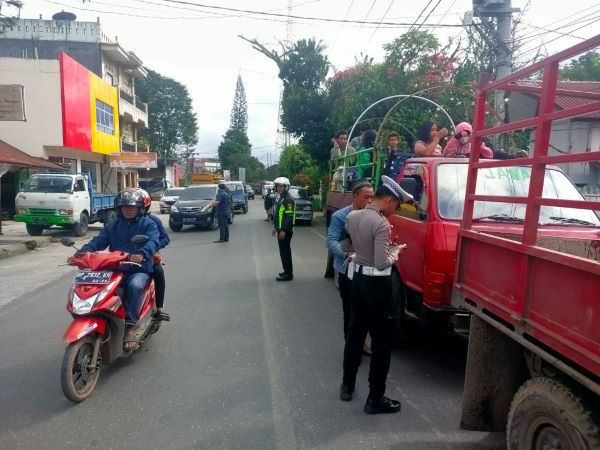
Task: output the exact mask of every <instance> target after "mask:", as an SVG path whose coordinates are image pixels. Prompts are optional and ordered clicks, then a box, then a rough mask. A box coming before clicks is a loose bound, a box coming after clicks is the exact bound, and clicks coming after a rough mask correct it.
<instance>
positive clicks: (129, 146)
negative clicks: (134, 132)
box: [121, 141, 137, 152]
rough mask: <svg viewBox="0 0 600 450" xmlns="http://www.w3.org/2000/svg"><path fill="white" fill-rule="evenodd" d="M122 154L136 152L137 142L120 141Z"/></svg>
mask: <svg viewBox="0 0 600 450" xmlns="http://www.w3.org/2000/svg"><path fill="white" fill-rule="evenodd" d="M121 151H122V152H137V142H127V141H121Z"/></svg>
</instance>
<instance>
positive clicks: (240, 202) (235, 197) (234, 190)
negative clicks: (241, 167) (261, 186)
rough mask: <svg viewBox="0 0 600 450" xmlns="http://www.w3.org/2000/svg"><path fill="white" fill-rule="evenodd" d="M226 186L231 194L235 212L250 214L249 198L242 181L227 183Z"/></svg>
mask: <svg viewBox="0 0 600 450" xmlns="http://www.w3.org/2000/svg"><path fill="white" fill-rule="evenodd" d="M225 186H227V188H228V189H229V192H231V203H232V204H233V210H234V211H242V212H243V213H244V214H246V213H247V212H248V198H247V197H246V192H245V191H244V185H243V184H242V182H241V181H227V182H225Z"/></svg>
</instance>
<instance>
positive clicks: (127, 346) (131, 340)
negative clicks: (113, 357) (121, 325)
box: [123, 325, 138, 352]
mask: <svg viewBox="0 0 600 450" xmlns="http://www.w3.org/2000/svg"><path fill="white" fill-rule="evenodd" d="M137 347H138V343H137V337H136V335H135V326H133V325H128V326H127V329H126V330H125V337H124V338H123V351H124V352H131V351H133V350H135V349H136V348H137Z"/></svg>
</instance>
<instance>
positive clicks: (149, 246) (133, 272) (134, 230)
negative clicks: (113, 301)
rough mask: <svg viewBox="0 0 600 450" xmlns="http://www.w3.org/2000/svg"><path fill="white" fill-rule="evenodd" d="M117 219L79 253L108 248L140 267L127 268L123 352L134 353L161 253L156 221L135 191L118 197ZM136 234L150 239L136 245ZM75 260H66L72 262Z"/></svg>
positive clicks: (116, 203)
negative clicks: (146, 293) (155, 263)
mask: <svg viewBox="0 0 600 450" xmlns="http://www.w3.org/2000/svg"><path fill="white" fill-rule="evenodd" d="M115 210H116V211H117V219H116V220H115V221H114V222H112V223H109V224H107V225H106V226H105V227H104V228H102V230H101V231H100V233H98V235H97V236H95V237H94V238H93V239H92V240H91V241H90V242H88V243H87V244H85V245H84V246H83V247H81V250H79V252H78V253H86V252H97V251H101V250H104V249H106V248H107V247H108V249H109V250H110V251H123V252H128V253H130V255H129V261H131V262H134V263H137V264H140V265H141V266H139V267H138V266H133V265H124V266H123V267H122V269H121V271H122V272H125V284H126V288H127V294H126V301H125V310H126V314H125V324H126V327H125V336H124V339H123V350H124V351H131V350H134V349H135V347H136V346H137V339H136V336H135V326H136V324H137V321H138V312H139V309H140V304H141V301H142V296H143V293H144V287H145V286H146V283H147V282H148V280H149V279H150V274H151V273H152V266H153V256H154V254H155V253H156V252H157V251H158V249H159V247H160V244H159V239H160V237H159V233H158V227H157V226H156V224H155V223H154V221H153V220H152V219H150V218H148V217H146V216H145V215H144V198H143V197H142V194H141V193H140V192H138V191H137V190H135V189H125V190H123V191H121V192H120V193H119V195H117V197H116V198H115ZM136 235H145V236H148V240H147V241H146V242H144V243H143V244H138V245H134V244H132V243H131V238H132V237H133V236H136ZM72 261H73V257H70V258H69V259H67V263H69V264H70V263H72Z"/></svg>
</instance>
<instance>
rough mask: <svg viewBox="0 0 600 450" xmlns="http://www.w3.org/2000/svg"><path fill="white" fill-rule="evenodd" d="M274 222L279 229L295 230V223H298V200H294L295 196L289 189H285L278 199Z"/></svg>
mask: <svg viewBox="0 0 600 450" xmlns="http://www.w3.org/2000/svg"><path fill="white" fill-rule="evenodd" d="M273 223H274V225H275V229H276V230H277V231H286V232H291V231H294V224H295V223H296V202H295V201H294V197H292V196H291V195H290V193H289V192H287V191H285V192H284V194H283V195H282V196H281V197H280V198H279V200H277V204H276V205H275V215H274V217H273Z"/></svg>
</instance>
